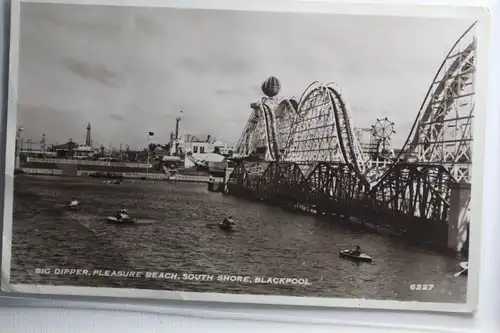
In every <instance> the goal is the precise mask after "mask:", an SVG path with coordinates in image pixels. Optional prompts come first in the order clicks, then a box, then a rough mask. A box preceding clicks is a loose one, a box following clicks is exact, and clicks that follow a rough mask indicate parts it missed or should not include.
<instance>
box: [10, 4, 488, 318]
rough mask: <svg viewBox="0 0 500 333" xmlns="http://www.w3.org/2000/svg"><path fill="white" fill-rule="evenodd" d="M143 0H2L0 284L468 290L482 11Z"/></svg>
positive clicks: (426, 297) (291, 293)
mask: <svg viewBox="0 0 500 333" xmlns="http://www.w3.org/2000/svg"><path fill="white" fill-rule="evenodd" d="M146 3H147V2H138V3H137V6H121V5H111V4H107V5H96V4H84V3H80V4H78V3H75V2H73V3H63V2H60V3H58V2H52V3H51V2H47V1H44V2H39V3H38V2H33V1H29V2H28V1H26V2H24V1H20V2H19V1H15V2H14V5H13V18H12V41H11V55H10V79H9V82H10V95H9V101H10V105H9V113H8V124H7V125H8V129H7V158H6V161H7V162H6V163H7V165H6V181H5V184H6V187H5V195H4V197H5V203H4V224H3V230H4V235H3V236H4V237H3V239H4V242H3V261H2V288H3V290H4V291H8V292H16V293H27V294H59V295H64V294H71V295H94V296H113V297H137V298H148V297H154V298H165V299H169V298H175V297H176V296H175V295H179V293H182V295H183V296H182V298H183V299H190V300H212V301H224V302H247V303H248V302H250V303H271V304H297V305H301V304H304V305H319V306H354V305H355V306H357V307H359V306H361V307H363V306H364V305H363V304H364V303H363V302H365V301H366V302H372V301H377V302H375V303H373V302H372V303H370V304H371V305H370V306H371V307H382V308H384V307H386V306H385V305H384V304H385V303H384V302H387V301H391V302H394V301H396V302H395V303H390V304H393V305H392V307H399V305H397V304H398V303H399V302H401V304H403V305H404V304H406V307H407V308H408V309H411V308H412V306H413V305H414V304H423V305H420V306H421V309H430V310H433V309H434V310H436V309H448V308H450V309H452V308H453V309H455V308H454V306H457V304H458V306H462V305H467V304H468V305H469V306H473V304H472V305H471V302H475V298H476V296H475V294H474V293H476V292H477V290H476V289H477V286H476V283H477V277H476V274H477V266H478V263H477V261H478V260H479V250H478V249H479V247H480V238H479V230H480V229H479V226H480V223H481V220H480V213H481V212H480V209H481V202H480V196H475V194H474V193H479V192H480V191H481V181H482V180H481V179H480V177H481V172H479V171H480V168H481V164H482V160H481V158H482V155H483V152H482V149H481V142H482V141H481V140H483V139H482V134H483V133H482V130H481V127H480V126H481V123H480V122H478V121H477V119H480V114H481V113H484V106H483V104H484V103H485V102H484V97H485V95H484V94H482V93H481V94H478V93H476V90H477V89H479V88H481V89H483V90H484V86H483V83H482V82H480V81H479V80H478V78H477V75H476V74H477V72H478V70H477V69H478V68H480V66H485V65H484V63H481V61H483V60H484V58H481V57H478V56H477V54H478V50H479V49H480V47H481V43H482V42H483V41H484V39H481V34H480V33H478V31H479V28H478V26H479V25H480V24H481V21H480V20H479V21H478V19H476V18H474V17H472V16H469V17H466V16H464V17H458V16H455V17H448V18H447V17H437V16H436V15H434V16H423V15H420V16H411V15H412V14H411V10H410V11H409V13H410V14H408V13H407V14H406V15H394V14H393V15H389V14H387V15H384V14H383V12H382V10H380V12H378V14H377V15H375V14H373V15H371V14H369V13H364V14H356V13H348V14H347V13H313V12H279V11H265V10H261V11H256V10H254V11H251V10H235V9H227V10H222V9H210V8H206V9H204V8H178V7H175V8H174V7H166V6H164V7H151V6H147V5H146ZM431 10H432V9H429V11H431ZM478 87H479V88H478ZM481 99H483V100H481ZM476 103H477V104H476ZM479 106H480V107H481V108H479ZM477 140H479V143H477ZM473 161H474V169H473V163H472V162H473ZM473 170H474V172H473ZM477 170H479V171H477ZM471 185H472V186H471ZM473 194H474V195H473ZM469 260H470V262H471V270H470V271H469ZM471 279H472V280H471ZM471 281H472V282H471ZM176 293H177V294H176ZM471 295H472V296H471ZM349 302H351V303H349ZM378 302H380V305H378V304H379V303H378ZM388 304H389V303H388ZM394 304H396V305H394ZM425 304H428V307H427V308H426V305H425ZM387 307H389V308H390V307H391V306H389V305H387ZM403 307H404V306H403ZM457 308H458V307H457Z"/></svg>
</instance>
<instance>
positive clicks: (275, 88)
mask: <svg viewBox="0 0 500 333" xmlns="http://www.w3.org/2000/svg"><path fill="white" fill-rule="evenodd" d="M261 88H262V92H263V93H264V94H265V95H266V96H267V97H274V96H276V95H278V94H279V92H280V90H281V82H280V81H279V80H278V78H276V77H275V76H270V77H268V78H267V79H266V80H265V81H264V83H262V87H261Z"/></svg>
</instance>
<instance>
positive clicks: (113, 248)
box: [11, 175, 467, 302]
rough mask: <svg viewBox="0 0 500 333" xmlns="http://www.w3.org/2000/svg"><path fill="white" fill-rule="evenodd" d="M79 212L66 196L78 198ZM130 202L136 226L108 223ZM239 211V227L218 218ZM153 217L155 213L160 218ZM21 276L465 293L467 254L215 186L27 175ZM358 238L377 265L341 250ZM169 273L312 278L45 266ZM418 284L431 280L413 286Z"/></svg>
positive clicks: (375, 293) (126, 283)
mask: <svg viewBox="0 0 500 333" xmlns="http://www.w3.org/2000/svg"><path fill="white" fill-rule="evenodd" d="M73 196H74V197H76V198H78V200H79V201H80V202H81V204H82V207H81V209H80V210H79V211H76V212H70V211H68V210H67V209H66V208H65V207H64V205H65V203H67V202H68V200H69V199H71V197H73ZM121 207H127V208H128V209H129V211H130V213H131V215H133V216H135V217H137V218H138V219H139V220H140V221H143V222H151V223H149V224H141V225H137V226H116V225H112V224H108V223H106V216H108V215H113V214H114V213H115V212H116V211H117V210H118V209H119V208H121ZM226 215H233V216H234V217H235V219H236V222H237V230H236V231H235V232H232V233H227V232H224V231H222V230H220V229H219V228H217V227H214V226H213V224H215V223H218V222H220V221H221V220H222V219H223V217H224V216H226ZM153 222H154V223H153ZM12 243H13V245H12V269H11V282H12V283H37V284H51V285H74V286H101V287H127V288H147V289H164V290H173V289H175V290H184V291H201V292H227V293H247V294H267V295H269V294H276V295H290V296H319V297H359V298H373V299H396V300H420V301H433V302H463V301H465V297H466V281H467V280H466V278H465V277H463V276H461V277H458V278H454V277H453V273H455V272H457V271H458V270H459V267H458V260H453V259H449V258H447V257H444V256H442V255H439V254H435V253H431V252H425V251H423V250H420V249H417V248H413V247H408V246H405V245H404V244H403V243H401V242H400V241H398V240H393V239H390V238H389V237H386V236H381V235H375V234H371V233H367V232H364V231H359V230H356V229H354V228H346V227H345V226H342V225H340V224H339V223H336V222H335V221H325V220H322V219H319V218H316V217H314V216H310V215H307V214H297V213H293V212H290V211H285V210H282V209H280V208H277V207H272V206H267V205H263V204H261V203H255V202H249V201H246V200H244V199H239V198H235V197H231V196H224V195H221V194H219V193H211V192H208V191H207V186H206V184H193V183H167V182H143V181H126V182H124V183H123V184H122V185H107V184H102V183H101V181H100V180H97V179H90V178H59V177H41V176H27V175H20V176H17V177H16V180H15V204H14V224H13V240H12ZM353 244H360V245H361V247H362V250H363V251H364V252H366V253H368V254H369V255H370V256H372V257H373V259H374V262H373V263H372V264H357V263H353V262H350V261H347V260H344V259H340V258H339V257H338V251H339V250H340V249H343V248H346V247H350V246H352V245H353ZM42 267H43V268H52V269H54V268H85V269H90V270H93V269H116V270H134V271H168V272H186V273H188V272H189V273H190V272H193V273H209V274H214V275H216V274H238V275H251V276H266V277H299V278H307V279H308V281H309V282H310V285H308V286H303V285H286V286H284V285H272V284H265V285H264V284H252V283H246V284H243V283H231V282H218V281H182V280H164V279H162V280H153V279H144V278H142V279H141V278H122V277H100V276H56V275H46V276H41V275H37V274H35V268H42ZM411 284H433V285H434V286H433V290H431V291H412V290H410V285H411Z"/></svg>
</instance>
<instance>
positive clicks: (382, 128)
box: [372, 117, 396, 155]
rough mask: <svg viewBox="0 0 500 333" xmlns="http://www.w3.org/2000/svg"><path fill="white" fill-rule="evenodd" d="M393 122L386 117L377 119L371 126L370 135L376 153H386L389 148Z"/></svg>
mask: <svg viewBox="0 0 500 333" xmlns="http://www.w3.org/2000/svg"><path fill="white" fill-rule="evenodd" d="M395 133H396V131H395V130H394V123H393V122H392V121H390V120H389V119H387V117H385V118H383V119H377V122H376V123H375V125H373V126H372V135H373V140H374V143H375V144H376V147H377V154H379V155H387V154H388V153H389V152H390V148H391V137H392V135H393V134H395Z"/></svg>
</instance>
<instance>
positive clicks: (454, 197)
mask: <svg viewBox="0 0 500 333" xmlns="http://www.w3.org/2000/svg"><path fill="white" fill-rule="evenodd" d="M470 194H471V186H470V184H459V183H457V184H452V185H451V193H450V214H449V218H448V249H449V250H450V251H453V252H455V253H458V252H460V251H461V250H462V248H463V246H464V244H465V242H466V240H467V229H468V225H469V222H470V220H469V219H470V217H469V203H470Z"/></svg>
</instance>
